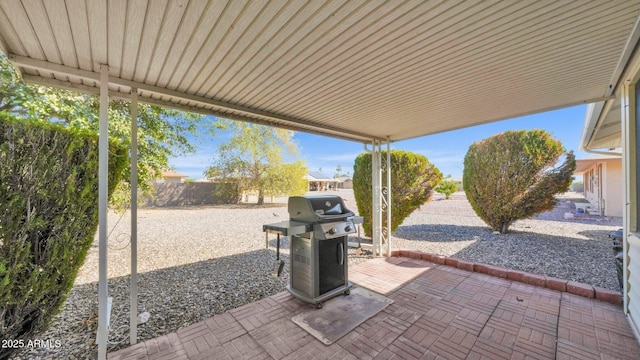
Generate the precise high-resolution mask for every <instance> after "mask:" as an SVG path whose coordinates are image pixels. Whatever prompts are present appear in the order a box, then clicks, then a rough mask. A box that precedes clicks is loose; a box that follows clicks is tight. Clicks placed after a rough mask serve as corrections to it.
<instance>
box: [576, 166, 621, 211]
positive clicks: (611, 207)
mask: <svg viewBox="0 0 640 360" xmlns="http://www.w3.org/2000/svg"><path fill="white" fill-rule="evenodd" d="M599 167H600V168H601V171H599V170H598V169H599ZM582 178H583V185H584V190H583V193H584V197H585V198H586V199H587V200H588V201H589V202H590V203H591V204H592V205H593V207H592V210H597V211H600V212H601V211H602V208H604V213H603V215H606V216H617V217H622V215H623V210H624V208H623V201H622V200H623V197H624V194H623V187H622V161H621V160H620V159H606V160H604V159H603V160H602V161H599V162H596V163H594V165H593V166H591V167H589V168H587V169H586V170H585V171H584V172H583V173H582ZM601 199H602V200H601Z"/></svg>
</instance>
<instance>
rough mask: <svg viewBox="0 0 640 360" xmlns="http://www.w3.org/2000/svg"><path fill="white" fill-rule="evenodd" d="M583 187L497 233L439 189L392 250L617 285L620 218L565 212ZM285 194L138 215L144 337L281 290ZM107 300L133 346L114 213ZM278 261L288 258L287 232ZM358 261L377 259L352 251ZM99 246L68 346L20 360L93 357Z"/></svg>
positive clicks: (116, 344)
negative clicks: (276, 228)
mask: <svg viewBox="0 0 640 360" xmlns="http://www.w3.org/2000/svg"><path fill="white" fill-rule="evenodd" d="M328 194H336V195H339V196H342V197H343V198H344V199H345V202H346V205H347V206H348V207H349V208H350V209H351V210H353V211H355V212H356V213H357V206H356V203H355V200H354V197H353V191H351V190H340V191H338V192H328ZM580 197H581V195H580V194H575V193H569V194H564V195H562V196H561V197H560V202H559V204H558V206H557V207H556V209H555V210H554V211H551V212H547V213H544V214H541V215H539V216H537V217H535V218H533V219H528V220H521V221H518V222H517V223H515V224H514V226H513V227H512V230H513V231H512V232H511V233H509V234H505V235H500V234H495V233H493V232H492V231H491V230H490V229H489V228H488V227H487V226H486V225H485V224H484V223H483V222H482V220H480V219H479V218H478V217H477V216H476V215H475V213H474V212H473V210H472V209H471V206H470V205H469V203H468V202H467V201H466V199H465V198H464V195H463V194H455V195H454V196H453V199H451V200H443V199H442V196H439V195H436V196H435V197H434V199H433V200H432V201H431V202H428V203H427V204H425V205H423V206H422V207H421V208H420V209H418V210H416V211H415V212H414V213H413V214H412V215H411V216H409V217H408V218H407V219H406V220H405V221H404V223H403V225H402V226H400V227H399V228H398V230H397V231H396V233H395V234H394V235H393V236H392V239H391V241H392V247H393V248H406V249H418V250H422V251H426V252H430V253H436V254H442V255H446V256H453V257H457V258H460V259H465V260H471V261H474V262H480V263H486V264H492V265H499V266H503V267H507V268H513V269H519V270H524V271H529V272H534V273H538V274H544V275H549V276H554V277H558V278H563V279H570V280H575V281H580V282H585V283H589V284H592V285H596V286H601V287H605V288H609V289H615V290H618V285H617V278H616V270H615V265H614V262H613V256H612V251H611V241H610V240H609V238H608V234H609V232H611V231H613V230H616V229H618V228H619V227H621V220H620V219H606V218H603V217H590V218H588V219H584V218H583V219H574V220H566V219H564V216H563V215H564V213H565V212H574V211H575V209H574V207H573V201H574V200H575V199H579V198H580ZM286 201H287V200H286V198H279V199H275V203H273V204H267V205H264V206H256V205H252V204H243V205H233V206H210V207H190V208H169V209H167V208H163V209H140V210H139V218H138V272H139V274H140V275H139V292H140V295H139V308H138V312H139V313H142V312H148V313H149V314H150V318H149V321H148V322H146V323H145V324H142V325H140V326H139V330H138V331H139V338H140V339H141V340H146V339H150V338H154V337H158V336H161V335H164V334H166V333H170V332H174V331H176V330H177V329H178V328H180V327H184V326H187V325H190V324H192V323H195V322H198V321H200V320H203V319H206V318H208V317H210V316H212V315H214V314H217V313H222V312H224V311H226V310H228V309H231V308H234V307H238V306H241V305H243V304H246V303H249V302H253V301H256V300H258V299H260V298H262V297H265V296H269V295H272V294H275V293H278V292H280V291H283V290H284V288H285V285H286V284H287V283H288V271H287V267H285V271H284V273H283V274H282V276H280V277H277V276H275V275H274V273H275V270H276V268H277V262H276V260H275V236H270V239H269V245H270V247H269V249H266V248H265V235H264V233H263V232H262V225H263V224H268V223H273V222H278V221H282V220H286V219H288V212H287V207H286ZM109 229H110V230H109V231H110V233H109V234H110V235H109V250H108V252H109V265H108V273H109V296H113V298H114V299H113V310H112V315H111V331H110V334H109V342H110V345H109V350H110V351H113V350H115V349H118V348H122V347H125V346H127V345H128V321H129V320H128V319H129V298H128V297H129V272H130V249H131V248H130V244H129V234H130V219H129V214H128V213H127V214H124V215H119V214H110V215H109ZM281 244H282V249H281V256H282V259H284V260H285V261H286V262H287V264H288V239H287V238H283V239H282V242H281ZM349 256H350V259H349V260H350V261H349V265H350V266H353V265H355V264H357V263H359V262H362V261H366V260H367V259H368V258H370V256H371V254H370V253H367V252H364V253H361V254H357V255H356V251H355V250H353V249H352V250H351V251H350V253H349ZM97 281H98V247H97V241H96V242H95V244H94V246H93V247H92V248H91V249H90V250H89V253H88V255H87V260H86V262H85V264H84V266H83V267H82V268H81V270H80V272H79V274H78V278H77V280H76V284H75V286H74V288H73V290H72V293H71V295H70V296H69V298H68V300H67V302H66V304H65V307H64V310H63V312H62V313H61V314H60V315H59V316H58V317H57V318H56V319H55V321H54V323H53V326H52V328H51V329H50V331H49V332H48V333H46V334H44V335H43V338H46V339H53V340H61V341H62V343H63V346H62V347H60V348H53V349H48V350H47V349H38V350H32V351H31V352H23V353H21V354H19V356H18V358H32V359H40V358H51V359H68V358H77V359H81V358H95V354H96V351H97V347H96V346H95V344H94V343H95V332H96V329H97V315H96V314H97V298H98V295H97Z"/></svg>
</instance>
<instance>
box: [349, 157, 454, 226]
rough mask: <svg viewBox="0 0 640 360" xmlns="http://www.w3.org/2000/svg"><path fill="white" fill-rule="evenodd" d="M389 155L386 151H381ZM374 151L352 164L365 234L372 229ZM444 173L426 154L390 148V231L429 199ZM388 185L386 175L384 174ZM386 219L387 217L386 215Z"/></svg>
mask: <svg viewBox="0 0 640 360" xmlns="http://www.w3.org/2000/svg"><path fill="white" fill-rule="evenodd" d="M382 156H383V157H386V156H387V152H386V151H382ZM371 169H372V164H371V154H370V153H364V154H360V155H358V157H357V158H356V161H355V165H354V166H353V193H354V196H355V198H356V203H357V205H358V212H359V214H360V216H363V217H364V223H363V224H362V226H363V227H364V230H365V235H366V236H371V235H372V233H373V231H372V216H373V209H372V199H373V197H372V195H371V193H372V182H371ZM441 180H442V173H441V172H440V170H438V169H437V168H436V167H435V166H434V165H433V164H431V163H430V162H429V160H427V158H426V157H425V156H423V155H420V154H415V153H411V152H408V151H401V150H391V204H392V206H391V231H392V232H393V231H395V230H396V229H397V228H398V226H400V224H402V222H403V221H404V219H405V218H406V217H407V216H409V215H410V214H411V213H412V212H413V211H414V210H416V209H417V208H419V207H420V206H422V204H424V203H425V202H427V201H429V199H430V198H431V195H432V194H433V188H434V187H435V186H436V185H437V184H438V183H440V181H441ZM383 185H385V186H386V177H384V176H383ZM383 222H386V219H383Z"/></svg>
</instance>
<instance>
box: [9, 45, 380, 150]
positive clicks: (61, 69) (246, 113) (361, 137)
mask: <svg viewBox="0 0 640 360" xmlns="http://www.w3.org/2000/svg"><path fill="white" fill-rule="evenodd" d="M7 56H8V57H9V59H10V60H11V61H12V62H13V63H14V64H16V65H18V66H20V67H23V68H27V69H33V70H38V71H44V72H51V73H52V74H57V75H61V76H68V77H76V78H80V79H84V80H89V82H95V83H99V81H100V74H99V73H95V72H92V71H87V70H81V69H78V68H73V67H69V66H65V65H61V64H55V63H51V62H48V61H43V60H38V59H33V58H29V57H26V56H21V55H17V54H8V55H7ZM109 84H111V85H114V86H119V87H121V88H122V89H120V90H121V91H123V92H124V93H123V94H124V95H123V97H128V94H129V93H130V91H131V89H133V88H136V89H138V90H139V91H140V93H141V99H140V101H145V102H146V101H147V100H146V99H149V100H151V99H153V98H152V97H151V95H156V96H158V97H162V98H168V99H169V102H170V103H180V102H186V103H187V104H189V105H188V106H189V107H190V108H191V107H192V108H193V109H194V110H191V111H197V110H195V109H198V108H200V109H202V110H205V109H206V110H207V113H209V112H210V111H213V112H217V113H229V115H232V114H233V115H235V116H236V120H242V121H250V122H256V121H259V120H262V121H271V122H273V124H274V125H280V124H282V125H285V126H289V127H292V128H293V129H294V130H300V131H308V130H314V129H315V131H317V132H319V133H321V134H323V135H327V136H337V137H342V138H347V139H349V140H353V141H366V140H367V139H370V138H371V136H370V135H366V134H362V133H359V132H355V131H349V130H346V129H342V128H339V127H335V126H329V125H321V124H318V123H315V122H313V121H309V120H306V119H298V118H293V117H290V116H286V115H281V114H275V113H271V112H268V111H263V110H260V109H254V108H250V107H246V106H242V105H237V104H231V103H227V102H224V101H220V100H215V99H211V98H206V97H203V96H198V95H194V94H188V93H183V92H179V91H176V90H171V89H167V88H162V87H158V86H154V85H149V84H145V83H141V82H136V81H132V80H126V79H122V78H118V77H115V76H110V77H109ZM84 86H88V85H86V84H85V85H84ZM143 95H144V99H143V98H142V96H143ZM155 100H159V99H155ZM160 101H162V100H160ZM200 112H202V111H200ZM376 140H378V141H383V140H384V139H376Z"/></svg>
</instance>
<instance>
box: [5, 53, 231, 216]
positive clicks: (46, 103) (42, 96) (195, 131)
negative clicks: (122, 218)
mask: <svg viewBox="0 0 640 360" xmlns="http://www.w3.org/2000/svg"><path fill="white" fill-rule="evenodd" d="M0 111H5V112H8V113H10V114H12V115H14V116H17V117H19V118H22V119H25V120H37V121H42V122H58V123H62V124H64V125H66V126H68V127H70V128H77V129H88V130H91V131H93V132H95V133H97V132H98V126H99V111H100V101H99V98H98V97H97V96H93V95H87V94H79V93H75V92H72V91H66V90H60V89H54V88H49V87H46V86H37V85H31V84H25V83H24V82H23V81H22V79H20V76H19V74H18V73H16V72H15V69H14V68H13V66H12V65H11V63H10V62H9V60H8V59H7V58H6V57H5V56H4V55H2V54H0ZM138 124H139V125H138V126H139V128H138V162H139V166H138V184H139V186H140V189H141V190H142V192H143V193H145V194H149V193H150V192H151V191H152V187H151V185H150V180H153V179H155V178H159V177H161V175H162V171H163V170H166V169H168V168H169V158H171V157H173V156H179V155H184V154H188V153H192V152H194V151H195V149H196V147H197V143H198V141H200V140H202V139H203V138H205V137H206V136H207V135H212V134H214V133H215V130H217V129H220V128H221V126H220V124H219V122H218V121H217V119H215V118H211V117H204V116H203V115H200V114H195V113H187V112H182V111H178V110H173V109H168V108H161V107H158V106H151V105H147V104H139V105H138ZM130 129H131V117H130V106H129V102H128V101H124V100H111V101H110V102H109V136H110V137H112V138H114V139H118V140H119V141H120V142H121V143H122V144H123V145H125V146H130V144H131V131H130ZM130 170H131V169H130V168H129V167H126V168H125V169H124V170H123V174H122V175H123V176H122V178H123V179H124V181H123V182H121V184H120V186H119V187H118V188H117V189H116V191H115V193H114V195H113V196H112V205H118V206H119V207H124V206H125V205H126V204H128V199H129V196H128V193H129V190H128V187H129V183H128V180H129V179H130V175H129V174H130Z"/></svg>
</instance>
